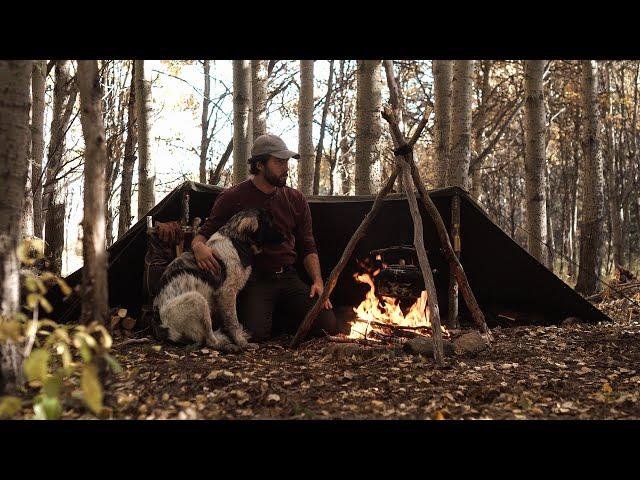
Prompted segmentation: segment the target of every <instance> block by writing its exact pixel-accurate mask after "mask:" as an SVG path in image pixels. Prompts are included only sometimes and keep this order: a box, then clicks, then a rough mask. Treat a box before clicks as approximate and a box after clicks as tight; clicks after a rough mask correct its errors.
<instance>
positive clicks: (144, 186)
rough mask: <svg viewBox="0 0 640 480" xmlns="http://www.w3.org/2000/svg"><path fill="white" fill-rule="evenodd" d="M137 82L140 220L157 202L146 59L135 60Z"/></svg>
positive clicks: (149, 85) (149, 86) (149, 90)
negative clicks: (151, 146)
mask: <svg viewBox="0 0 640 480" xmlns="http://www.w3.org/2000/svg"><path fill="white" fill-rule="evenodd" d="M134 75H135V79H136V80H135V83H136V95H135V99H136V113H137V115H136V117H137V121H138V220H140V219H141V218H144V217H145V215H146V214H147V212H148V211H149V210H151V209H152V208H153V207H154V205H155V204H156V201H155V182H156V169H155V164H154V162H153V159H152V158H151V157H150V148H149V138H151V121H150V117H151V114H152V112H153V105H152V103H151V102H152V100H151V81H150V80H148V79H147V76H146V75H145V71H144V60H134Z"/></svg>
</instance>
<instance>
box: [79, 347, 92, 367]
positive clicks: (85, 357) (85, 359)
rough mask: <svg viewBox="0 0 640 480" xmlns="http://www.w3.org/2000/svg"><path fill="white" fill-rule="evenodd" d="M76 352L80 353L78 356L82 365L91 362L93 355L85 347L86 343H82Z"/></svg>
mask: <svg viewBox="0 0 640 480" xmlns="http://www.w3.org/2000/svg"><path fill="white" fill-rule="evenodd" d="M78 350H79V351H80V356H81V357H82V361H83V362H84V363H89V362H91V359H92V358H93V354H92V353H91V349H90V348H89V347H88V346H87V344H86V343H84V342H82V343H81V344H80V348H79V349H78Z"/></svg>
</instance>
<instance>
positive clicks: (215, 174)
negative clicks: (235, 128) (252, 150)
mask: <svg viewBox="0 0 640 480" xmlns="http://www.w3.org/2000/svg"><path fill="white" fill-rule="evenodd" d="M232 151H233V138H232V139H231V140H230V141H229V143H228V144H227V148H226V150H225V151H224V153H223V154H222V157H220V160H219V161H218V165H216V169H215V170H212V171H211V175H210V176H209V185H217V184H218V182H219V181H220V177H221V176H222V169H223V168H224V166H225V165H226V164H227V161H228V160H229V157H230V156H231V152H232Z"/></svg>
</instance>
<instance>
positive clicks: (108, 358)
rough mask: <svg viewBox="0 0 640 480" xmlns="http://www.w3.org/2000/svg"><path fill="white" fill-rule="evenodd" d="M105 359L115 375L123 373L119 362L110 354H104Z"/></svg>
mask: <svg viewBox="0 0 640 480" xmlns="http://www.w3.org/2000/svg"><path fill="white" fill-rule="evenodd" d="M104 358H105V360H106V361H107V364H108V365H109V368H111V371H112V372H113V373H122V365H120V362H118V360H116V359H115V358H113V357H112V356H111V355H109V354H108V353H105V354H104Z"/></svg>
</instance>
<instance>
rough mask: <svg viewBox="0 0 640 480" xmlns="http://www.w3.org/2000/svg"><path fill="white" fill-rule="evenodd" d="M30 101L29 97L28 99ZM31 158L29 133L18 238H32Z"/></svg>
mask: <svg viewBox="0 0 640 480" xmlns="http://www.w3.org/2000/svg"><path fill="white" fill-rule="evenodd" d="M29 100H31V97H29ZM32 168H33V157H32V155H31V131H29V138H28V140H27V179H26V181H25V185H24V203H23V204H22V215H21V219H20V224H21V225H20V236H21V237H33V190H32V183H31V178H32Z"/></svg>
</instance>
